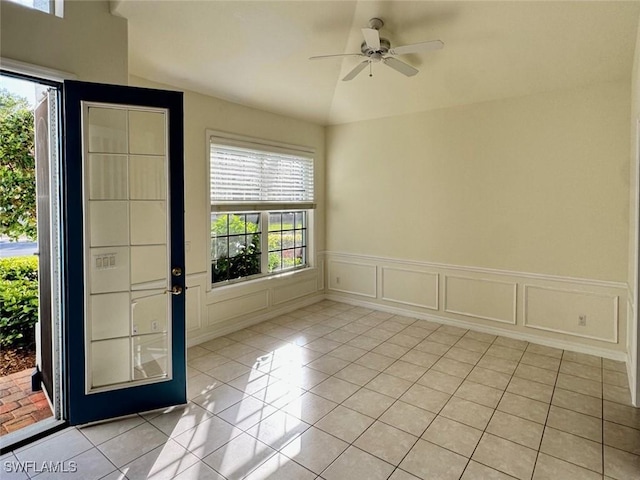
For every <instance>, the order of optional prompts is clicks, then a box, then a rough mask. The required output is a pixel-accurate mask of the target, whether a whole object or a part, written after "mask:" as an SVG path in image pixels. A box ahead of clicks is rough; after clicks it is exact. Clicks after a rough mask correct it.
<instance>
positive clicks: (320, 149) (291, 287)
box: [130, 77, 325, 343]
mask: <svg viewBox="0 0 640 480" xmlns="http://www.w3.org/2000/svg"><path fill="white" fill-rule="evenodd" d="M130 83H131V85H135V86H142V87H149V88H161V89H169V90H175V89H176V88H174V87H170V86H167V85H163V84H158V83H154V82H152V81H149V80H146V79H143V78H138V77H131V78H130ZM184 122H185V129H184V130H185V137H184V141H185V149H184V153H185V240H186V242H187V248H186V257H187V258H186V263H187V284H188V286H189V289H188V290H187V294H188V299H187V302H188V303H187V314H188V323H189V325H188V329H189V338H190V339H191V342H192V343H197V342H200V341H203V340H206V339H207V338H211V337H213V336H216V335H219V334H220V333H221V332H228V331H232V330H235V329H238V328H241V325H242V324H243V323H242V322H243V321H244V320H248V321H252V322H254V323H255V321H256V320H257V319H260V318H265V316H268V315H270V314H272V312H277V311H279V310H283V309H285V310H286V309H287V308H289V305H291V304H292V302H299V301H305V299H309V298H311V297H312V296H313V295H314V294H318V292H319V291H320V290H322V288H323V287H322V274H321V269H322V266H321V265H318V266H317V267H318V268H317V269H316V268H314V269H312V270H310V271H308V272H305V271H300V272H297V273H296V274H295V275H293V276H285V277H283V278H278V279H265V280H263V281H256V282H251V283H250V284H247V283H245V284H242V283H240V284H236V285H232V286H228V287H221V288H216V289H214V290H213V291H209V283H210V281H209V279H208V275H207V267H208V262H209V258H210V257H209V256H210V251H209V248H210V246H209V245H210V243H209V242H210V240H209V235H210V230H209V229H210V226H209V223H208V220H207V219H208V213H209V212H210V204H209V196H208V177H209V173H208V171H207V154H208V147H207V139H206V133H205V132H206V130H207V129H211V130H218V131H223V132H228V133H233V134H238V135H245V136H251V137H256V138H261V139H266V140H270V141H276V142H282V143H287V144H292V145H300V146H306V147H311V148H313V149H315V151H316V155H315V186H316V188H315V192H316V202H317V205H318V208H317V209H316V210H315V212H314V216H315V227H316V228H315V229H314V234H313V249H314V250H315V251H316V252H321V251H323V250H324V249H325V243H324V238H325V231H324V224H325V209H324V204H325V200H324V183H325V178H324V171H325V160H324V159H325V152H324V148H325V131H324V127H321V126H319V125H315V124H311V123H308V122H303V121H300V120H296V119H293V118H290V117H285V116H282V115H277V114H273V113H269V112H265V111H261V110H257V109H253V108H249V107H244V106H241V105H238V104H234V103H230V102H226V101H224V100H220V99H217V98H214V97H209V96H205V95H201V94H198V93H194V92H190V91H186V92H185V96H184ZM314 263H315V262H314ZM261 316H262V317H261Z"/></svg>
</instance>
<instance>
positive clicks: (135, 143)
mask: <svg viewBox="0 0 640 480" xmlns="http://www.w3.org/2000/svg"><path fill="white" fill-rule="evenodd" d="M166 130H167V127H166V115H165V114H164V113H155V112H142V111H130V112H129V153H132V154H140V155H164V154H165V151H166V145H167V143H166V139H165V137H166Z"/></svg>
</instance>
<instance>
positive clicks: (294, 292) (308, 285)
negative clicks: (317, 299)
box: [272, 277, 318, 305]
mask: <svg viewBox="0 0 640 480" xmlns="http://www.w3.org/2000/svg"><path fill="white" fill-rule="evenodd" d="M317 288H318V281H317V279H316V278H315V277H312V278H309V279H307V280H302V281H300V282H296V283H293V284H289V285H283V286H281V287H276V288H274V289H273V298H272V304H273V305H280V304H282V303H285V302H289V301H291V300H295V299H296V298H300V297H304V296H306V295H311V294H312V293H314V292H315V291H316V290H317Z"/></svg>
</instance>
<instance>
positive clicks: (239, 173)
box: [210, 137, 314, 210]
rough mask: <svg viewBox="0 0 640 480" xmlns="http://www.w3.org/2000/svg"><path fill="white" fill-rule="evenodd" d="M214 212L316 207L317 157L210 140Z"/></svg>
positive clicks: (283, 150)
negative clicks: (314, 174)
mask: <svg viewBox="0 0 640 480" xmlns="http://www.w3.org/2000/svg"><path fill="white" fill-rule="evenodd" d="M210 148H211V152H210V162H211V163H210V166H211V172H210V175H211V183H210V185H211V187H210V188H211V205H212V210H226V209H228V208H227V207H236V206H249V205H250V206H251V207H250V208H252V209H254V210H273V209H275V208H289V207H288V205H290V206H291V208H303V209H309V208H313V206H314V205H313V200H314V191H313V157H312V156H311V154H309V153H302V152H291V151H287V150H286V149H279V148H275V147H273V146H267V145H265V146H261V148H257V147H253V145H250V146H240V145H238V144H237V142H229V141H226V142H224V140H223V139H219V138H216V137H212V138H211V141H210Z"/></svg>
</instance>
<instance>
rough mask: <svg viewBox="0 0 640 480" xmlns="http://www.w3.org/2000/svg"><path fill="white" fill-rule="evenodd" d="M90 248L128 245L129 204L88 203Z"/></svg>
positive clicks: (110, 202) (94, 201)
mask: <svg viewBox="0 0 640 480" xmlns="http://www.w3.org/2000/svg"><path fill="white" fill-rule="evenodd" d="M89 217H90V222H89V224H90V226H91V227H90V228H91V246H92V247H110V246H120V245H129V202H112V201H98V200H92V201H90V202H89Z"/></svg>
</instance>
